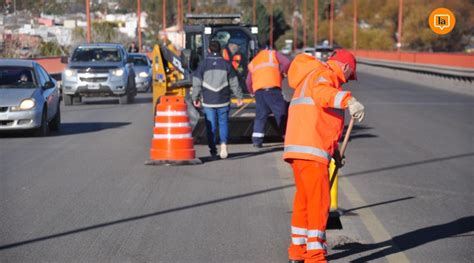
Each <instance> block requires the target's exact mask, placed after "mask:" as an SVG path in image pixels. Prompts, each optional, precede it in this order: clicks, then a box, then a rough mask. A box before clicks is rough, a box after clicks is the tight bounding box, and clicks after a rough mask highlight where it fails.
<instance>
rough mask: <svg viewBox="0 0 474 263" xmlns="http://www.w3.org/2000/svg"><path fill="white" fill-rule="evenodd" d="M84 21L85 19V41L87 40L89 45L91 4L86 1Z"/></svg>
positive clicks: (88, 0)
mask: <svg viewBox="0 0 474 263" xmlns="http://www.w3.org/2000/svg"><path fill="white" fill-rule="evenodd" d="M86 19H87V30H86V39H87V43H90V42H91V3H90V0H86Z"/></svg>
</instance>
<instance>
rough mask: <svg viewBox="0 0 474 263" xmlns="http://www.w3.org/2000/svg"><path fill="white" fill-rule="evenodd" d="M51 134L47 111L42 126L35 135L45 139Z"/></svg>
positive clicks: (42, 118)
mask: <svg viewBox="0 0 474 263" xmlns="http://www.w3.org/2000/svg"><path fill="white" fill-rule="evenodd" d="M48 134H49V122H48V112H47V111H46V109H44V110H43V114H42V115H41V126H40V127H39V128H37V129H36V131H35V135H36V136H37V137H45V136H48Z"/></svg>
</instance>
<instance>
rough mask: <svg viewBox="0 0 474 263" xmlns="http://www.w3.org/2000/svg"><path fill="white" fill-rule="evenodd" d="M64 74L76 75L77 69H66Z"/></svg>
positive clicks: (68, 75)
mask: <svg viewBox="0 0 474 263" xmlns="http://www.w3.org/2000/svg"><path fill="white" fill-rule="evenodd" d="M64 75H66V77H72V76H74V75H76V71H75V70H72V69H66V71H64Z"/></svg>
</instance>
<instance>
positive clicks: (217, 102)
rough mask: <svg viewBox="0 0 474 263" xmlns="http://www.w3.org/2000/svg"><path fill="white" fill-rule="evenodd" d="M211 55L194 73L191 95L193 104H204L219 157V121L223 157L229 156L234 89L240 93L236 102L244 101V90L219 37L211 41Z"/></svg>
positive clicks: (214, 151)
mask: <svg viewBox="0 0 474 263" xmlns="http://www.w3.org/2000/svg"><path fill="white" fill-rule="evenodd" d="M209 52H210V54H209V56H208V57H207V58H206V59H205V60H204V61H202V62H201V63H200V64H199V66H198V68H197V70H196V71H195V72H194V75H193V91H192V99H193V103H194V106H196V107H201V106H202V107H203V108H204V114H205V120H206V128H207V140H208V145H209V150H210V152H211V157H212V158H213V159H216V158H217V147H216V143H217V139H216V131H217V123H219V138H220V145H221V148H220V153H219V155H220V157H221V158H222V159H225V158H227V156H228V150H227V138H228V134H229V132H228V120H229V111H230V95H231V91H232V93H234V95H235V97H237V99H238V102H237V105H238V106H241V105H242V96H243V94H242V90H241V89H240V87H239V80H238V78H237V75H236V73H235V71H234V70H232V65H231V64H229V63H228V62H227V61H225V60H224V59H223V58H222V56H221V46H220V43H219V42H218V41H211V43H210V44H209Z"/></svg>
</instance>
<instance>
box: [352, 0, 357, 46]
mask: <svg viewBox="0 0 474 263" xmlns="http://www.w3.org/2000/svg"><path fill="white" fill-rule="evenodd" d="M353 4H354V27H353V28H352V50H354V51H356V49H357V0H354V1H353Z"/></svg>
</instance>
